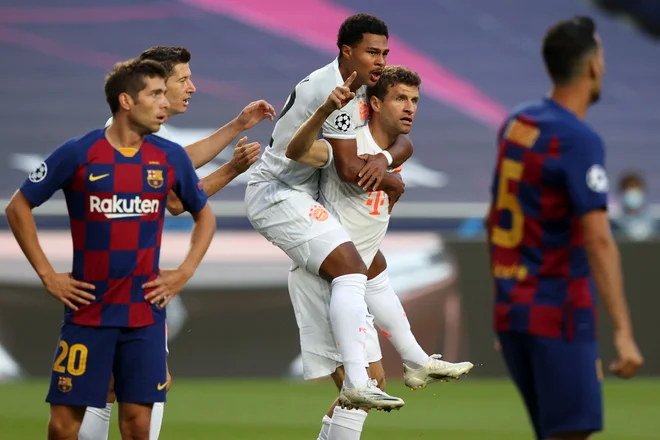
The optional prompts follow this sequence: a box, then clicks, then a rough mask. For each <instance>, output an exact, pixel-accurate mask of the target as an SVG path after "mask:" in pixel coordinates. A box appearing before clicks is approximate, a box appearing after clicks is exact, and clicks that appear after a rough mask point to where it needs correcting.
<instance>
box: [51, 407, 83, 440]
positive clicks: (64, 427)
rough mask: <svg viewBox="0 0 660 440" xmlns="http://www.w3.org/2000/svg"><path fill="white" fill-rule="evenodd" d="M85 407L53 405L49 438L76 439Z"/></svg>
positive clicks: (59, 439) (53, 439)
mask: <svg viewBox="0 0 660 440" xmlns="http://www.w3.org/2000/svg"><path fill="white" fill-rule="evenodd" d="M85 409H86V408H85V407H84V406H68V405H51V406H50V419H49V420H48V440H76V439H77V438H78V431H79V430H80V425H81V423H82V420H83V417H84V416H85Z"/></svg>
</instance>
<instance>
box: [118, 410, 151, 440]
mask: <svg viewBox="0 0 660 440" xmlns="http://www.w3.org/2000/svg"><path fill="white" fill-rule="evenodd" d="M150 424H151V418H150V417H149V415H148V414H131V415H128V416H124V417H123V418H122V420H120V421H119V430H120V431H121V438H122V440H149V427H150Z"/></svg>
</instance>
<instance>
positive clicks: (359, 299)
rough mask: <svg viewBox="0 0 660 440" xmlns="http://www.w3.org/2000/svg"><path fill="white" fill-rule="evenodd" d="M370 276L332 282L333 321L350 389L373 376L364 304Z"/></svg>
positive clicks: (331, 307) (331, 303)
mask: <svg viewBox="0 0 660 440" xmlns="http://www.w3.org/2000/svg"><path fill="white" fill-rule="evenodd" d="M366 282H367V277H366V275H362V274H349V275H342V276H339V277H336V278H335V279H334V280H332V293H331V297H330V321H331V325H332V331H333V333H334V335H335V339H336V340H337V346H338V349H339V353H340V355H341V357H342V361H343V363H344V369H345V372H346V379H345V382H346V387H347V388H355V387H358V386H361V385H364V384H365V383H366V382H367V381H368V380H369V376H368V375H367V372H366V370H365V366H366V365H367V360H366V353H365V349H364V347H365V343H366V337H367V304H366V303H365V301H364V292H365V289H366Z"/></svg>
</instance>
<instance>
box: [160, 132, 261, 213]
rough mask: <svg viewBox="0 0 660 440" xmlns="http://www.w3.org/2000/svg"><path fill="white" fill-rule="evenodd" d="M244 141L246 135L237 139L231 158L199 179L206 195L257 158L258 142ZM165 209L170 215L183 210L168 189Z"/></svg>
mask: <svg viewBox="0 0 660 440" xmlns="http://www.w3.org/2000/svg"><path fill="white" fill-rule="evenodd" d="M246 141H247V137H243V138H242V139H241V140H239V141H238V144H236V148H234V155H233V156H232V158H231V160H230V161H229V162H227V163H226V164H224V165H222V166H221V167H219V168H218V169H216V170H215V171H213V172H212V173H211V174H209V175H208V176H206V177H204V178H203V179H202V180H201V182H202V185H203V187H204V192H205V193H206V195H207V196H209V197H211V196H212V195H214V194H215V193H217V192H218V191H220V190H221V189H222V188H224V187H225V186H227V185H228V184H229V182H231V181H232V180H234V179H235V178H236V177H238V176H239V175H241V174H243V173H244V172H246V171H247V170H248V169H249V168H250V167H251V166H252V165H253V164H254V163H255V162H256V161H257V160H259V152H260V151H261V146H260V145H259V143H258V142H251V143H249V144H246V143H245V142H246ZM167 210H168V211H169V213H170V214H172V215H179V214H181V213H183V212H184V211H185V209H184V207H183V203H182V202H181V199H179V197H178V196H177V195H176V193H175V192H174V191H170V193H169V194H168V195H167Z"/></svg>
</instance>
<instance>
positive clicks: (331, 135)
mask: <svg viewBox="0 0 660 440" xmlns="http://www.w3.org/2000/svg"><path fill="white" fill-rule="evenodd" d="M352 108H353V106H352V104H349V105H347V106H346V107H344V108H342V109H340V110H335V111H334V112H332V114H331V115H330V117H329V118H328V119H326V120H325V122H324V123H323V128H322V130H321V131H322V133H323V137H324V138H327V139H355V137H356V134H355V122H356V121H352V120H351V113H352V112H351V111H350V109H352Z"/></svg>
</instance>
